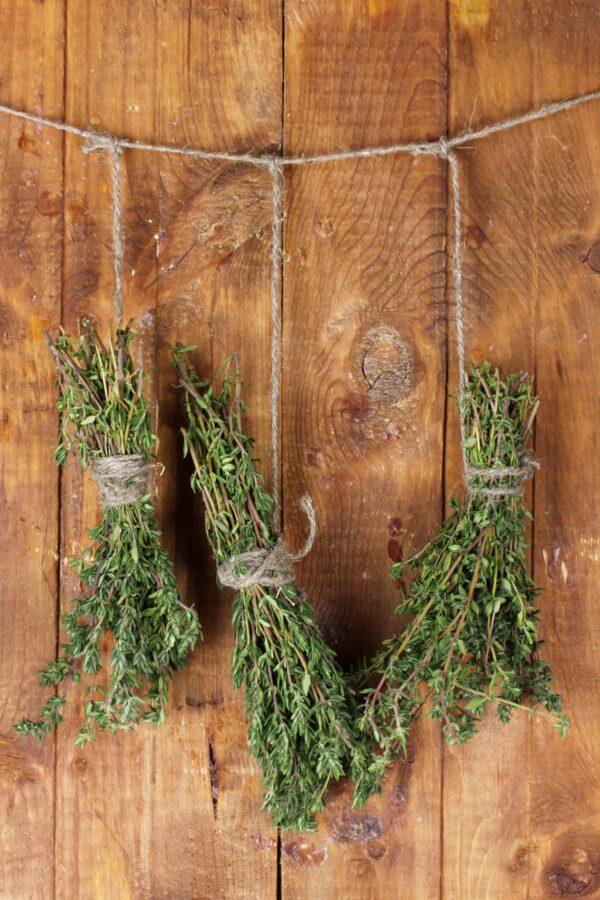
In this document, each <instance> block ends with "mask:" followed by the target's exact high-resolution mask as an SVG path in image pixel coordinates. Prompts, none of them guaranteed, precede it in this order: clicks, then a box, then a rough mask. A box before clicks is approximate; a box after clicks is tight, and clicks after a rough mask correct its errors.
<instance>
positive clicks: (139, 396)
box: [15, 327, 200, 746]
mask: <svg viewBox="0 0 600 900" xmlns="http://www.w3.org/2000/svg"><path fill="white" fill-rule="evenodd" d="M132 337H133V333H132V332H131V330H130V328H129V327H127V328H125V329H124V330H117V332H116V335H115V338H114V340H110V341H108V343H107V344H106V345H104V344H103V342H102V341H101V339H100V337H99V335H98V333H97V332H96V330H95V329H93V328H91V329H89V330H87V331H86V332H85V333H81V334H79V335H78V337H77V338H76V339H71V338H70V337H69V336H68V335H66V334H61V335H59V337H57V338H56V340H54V341H53V340H52V339H50V338H49V337H48V336H47V335H46V338H47V341H48V344H49V347H50V351H51V353H52V356H53V358H54V362H55V364H56V368H57V373H58V375H57V385H58V387H59V389H60V396H59V399H58V401H57V408H58V411H59V413H60V440H59V444H58V447H57V449H56V453H55V458H56V461H57V462H58V463H60V464H62V463H64V462H65V460H66V459H67V456H68V455H69V452H71V451H72V452H74V453H76V454H77V456H78V457H79V461H80V463H81V465H82V466H83V467H84V468H87V467H88V466H91V469H92V474H93V477H94V479H95V480H96V481H97V482H98V486H99V490H100V499H101V502H102V505H103V507H104V512H103V517H102V521H101V522H100V524H99V525H97V526H96V527H95V528H92V529H91V530H90V537H91V539H92V541H93V544H92V546H91V547H89V548H88V549H87V550H86V551H85V552H84V553H83V555H82V556H81V557H79V558H77V559H74V560H72V561H71V563H70V565H71V566H72V567H73V568H74V569H75V571H76V572H77V575H78V577H79V580H80V583H81V593H80V595H79V596H78V597H76V599H75V600H74V602H73V606H72V608H71V610H70V611H69V612H67V613H66V614H65V615H64V616H63V618H62V624H63V628H64V630H65V633H66V641H65V642H64V643H63V644H62V654H61V656H60V657H59V658H58V659H56V660H53V661H52V662H49V663H48V665H47V666H46V668H45V669H44V670H43V671H42V672H40V684H42V685H45V686H52V685H59V684H61V682H64V681H65V680H66V679H68V678H71V679H72V680H74V681H79V680H80V677H81V670H82V671H83V672H84V673H90V674H96V673H98V672H99V671H100V669H101V666H102V663H101V654H100V646H99V645H100V639H101V638H102V635H103V634H104V633H105V632H110V633H111V634H112V637H113V645H112V650H111V652H110V666H111V674H110V677H109V679H108V685H107V686H106V687H103V686H101V685H100V684H97V683H94V682H92V683H91V684H90V685H89V686H88V688H87V701H86V705H85V715H84V724H83V727H82V728H81V730H80V731H79V732H78V734H77V737H76V741H75V743H77V744H78V745H80V746H83V745H84V744H86V743H87V742H88V741H90V740H92V739H93V737H94V732H95V728H96V727H97V728H98V729H99V730H100V731H107V730H110V731H115V730H117V729H119V728H126V729H129V728H132V727H133V726H134V725H136V724H137V723H138V722H139V721H140V720H143V721H145V722H154V723H156V724H157V725H158V724H160V723H161V722H162V721H163V719H164V716H165V705H166V702H167V698H168V687H169V678H170V675H171V672H172V670H173V669H182V668H183V666H184V665H185V663H186V661H187V658H188V655H189V653H190V651H191V650H192V648H193V647H194V644H195V643H196V640H197V638H198V636H199V635H200V626H199V622H198V617H197V615H196V612H195V611H194V610H192V609H189V608H188V607H187V606H185V605H184V604H183V603H182V601H181V598H180V596H179V592H178V589H177V585H176V582H175V575H174V571H173V566H172V564H171V562H170V560H169V557H168V556H167V553H166V552H165V551H164V550H163V549H162V548H161V546H160V542H159V537H160V534H159V531H158V529H157V525H156V518H155V512H154V505H153V503H152V501H151V500H150V498H149V496H148V493H147V486H146V485H147V479H148V474H149V471H150V465H151V461H152V459H153V456H152V452H153V448H154V445H155V443H156V439H155V436H154V435H153V433H152V423H151V408H150V405H149V403H148V401H147V400H146V398H145V397H144V394H143V392H142V387H143V374H142V370H141V369H139V368H137V367H136V365H135V363H134V361H133V359H132V357H131V354H130V352H129V347H130V344H131V340H132ZM64 703H65V697H64V696H63V695H62V694H58V693H57V694H54V695H53V696H52V697H51V698H50V699H49V700H48V702H47V703H46V704H45V705H44V706H43V707H42V709H41V711H40V715H39V718H38V719H36V720H32V719H27V718H24V719H21V721H20V722H18V723H17V724H16V725H15V729H16V730H17V731H18V732H20V733H21V734H22V735H24V736H26V735H33V736H35V737H37V738H38V739H40V740H41V739H42V738H43V736H44V735H45V734H47V733H48V732H49V731H51V730H52V728H53V727H54V725H55V724H58V723H59V722H61V721H62V708H63V706H64Z"/></svg>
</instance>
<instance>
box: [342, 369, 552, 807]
mask: <svg viewBox="0 0 600 900" xmlns="http://www.w3.org/2000/svg"><path fill="white" fill-rule="evenodd" d="M537 405H538V401H537V398H536V397H534V396H533V394H532V390H531V385H530V382H529V379H528V377H527V375H526V374H524V373H518V374H514V375H509V376H508V377H507V378H506V379H505V380H502V379H501V377H500V374H499V372H498V370H497V369H492V368H491V367H490V366H489V364H487V363H486V364H483V365H482V366H481V367H480V368H474V369H473V370H472V373H471V375H470V377H469V379H468V384H467V386H466V388H465V396H464V413H465V441H464V453H465V461H466V465H467V474H468V479H469V485H470V491H469V497H468V499H467V500H466V501H465V502H464V503H462V504H461V503H459V502H458V501H457V500H456V499H453V500H452V502H451V506H452V513H451V515H450V517H449V518H448V519H447V520H446V522H445V523H444V525H443V527H442V529H441V532H440V534H439V536H438V537H436V538H435V539H434V540H433V541H432V542H431V543H429V544H427V546H426V547H424V548H423V549H422V550H421V551H420V552H419V553H417V554H416V555H415V556H413V557H412V558H411V559H409V560H407V561H406V562H405V563H404V562H399V563H396V564H395V565H394V566H393V570H392V577H393V578H401V577H402V576H404V575H405V574H406V573H410V574H411V576H412V578H413V579H414V580H413V581H412V584H411V587H410V590H409V592H408V594H407V595H406V596H405V597H404V599H403V602H402V603H401V604H400V606H399V607H398V613H401V614H404V613H412V614H413V615H414V619H413V620H412V621H411V623H410V624H409V625H408V626H407V627H406V628H405V630H404V631H403V632H402V633H401V634H400V635H398V636H396V637H394V638H392V639H391V640H389V641H387V642H386V644H385V646H384V648H383V649H382V651H381V652H380V653H379V654H378V655H377V656H376V657H375V658H374V659H373V660H372V662H371V663H370V665H369V666H368V668H367V669H366V670H365V671H364V672H363V673H362V680H363V683H367V684H370V685H371V687H370V688H369V689H367V690H366V691H365V699H364V703H363V705H362V708H361V712H360V722H359V727H360V728H361V729H362V730H363V732H364V733H365V735H368V736H370V737H371V738H372V739H373V740H374V741H376V743H377V744H378V745H379V747H380V751H381V753H380V755H377V756H374V757H373V758H372V759H371V760H370V762H369V763H368V765H367V766H366V767H363V769H362V771H360V772H357V784H356V792H355V801H356V803H357V804H358V805H360V804H362V803H363V802H364V800H365V799H366V798H367V797H368V796H369V794H370V793H371V792H372V791H373V790H376V789H377V787H378V785H379V782H380V780H381V777H382V776H383V773H384V771H385V769H386V767H387V765H388V764H389V763H390V762H391V761H392V760H394V759H395V758H397V757H398V755H399V754H400V753H402V752H405V750H406V741H407V734H408V731H409V728H410V726H411V724H412V723H413V721H414V720H415V719H416V717H417V716H418V715H419V713H420V712H421V710H422V708H423V705H424V704H425V702H426V701H428V702H429V704H430V707H429V715H430V716H431V718H433V719H441V721H442V728H443V732H444V736H445V739H446V741H447V742H448V743H450V744H462V743H464V742H465V741H467V740H468V739H469V738H470V737H472V735H473V734H474V733H475V732H476V731H477V726H478V724H479V721H480V719H481V718H482V716H483V714H484V712H485V710H486V707H487V705H488V703H493V704H495V705H496V709H497V714H498V717H499V719H500V720H501V721H502V722H508V721H509V720H510V718H511V715H512V712H513V710H514V709H515V708H519V707H521V706H522V701H523V700H524V699H525V698H527V699H528V700H529V703H530V706H527V707H526V708H527V709H528V710H529V711H530V712H533V711H534V710H535V709H536V708H540V707H541V708H543V709H545V710H546V711H547V713H548V714H550V716H551V718H552V719H553V721H554V722H555V724H556V726H557V727H558V729H559V731H560V733H561V734H564V733H565V731H566V728H567V725H568V720H567V718H566V717H565V716H564V715H563V714H562V712H561V698H560V696H559V695H558V694H556V693H555V692H554V691H553V689H552V677H551V673H550V668H549V666H548V664H547V663H546V662H544V661H543V660H541V659H540V658H539V655H538V649H539V645H540V642H539V640H538V636H537V618H538V610H537V609H536V606H535V595H536V588H535V585H534V582H533V581H532V579H531V578H530V576H529V575H528V571H527V540H526V520H527V519H528V518H530V514H529V513H528V511H527V509H526V507H525V504H524V500H523V496H522V490H521V482H522V480H523V477H526V475H527V474H528V470H529V473H530V472H531V468H532V463H531V460H530V457H529V456H528V454H527V451H526V449H525V448H526V441H527V438H528V436H529V434H530V431H531V426H532V422H533V418H534V416H535V413H536V411H537Z"/></svg>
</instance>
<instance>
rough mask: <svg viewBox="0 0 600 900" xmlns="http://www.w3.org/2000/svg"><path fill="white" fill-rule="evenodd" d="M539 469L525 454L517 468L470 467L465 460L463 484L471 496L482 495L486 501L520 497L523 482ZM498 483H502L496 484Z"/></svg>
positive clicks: (529, 456) (537, 464)
mask: <svg viewBox="0 0 600 900" xmlns="http://www.w3.org/2000/svg"><path fill="white" fill-rule="evenodd" d="M539 467H540V465H539V463H538V462H537V461H536V460H535V459H533V457H532V456H531V455H530V454H527V453H525V454H523V457H522V459H521V464H520V465H519V466H490V467H486V466H472V465H471V464H470V463H469V462H467V461H466V460H465V483H466V485H467V488H468V490H469V493H470V494H471V496H477V495H483V496H484V497H487V498H488V500H497V499H499V498H501V497H522V496H523V482H524V481H526V480H527V479H528V478H531V477H532V475H533V473H534V472H535V470H536V469H539ZM499 481H502V482H504V483H503V484H498V482H499Z"/></svg>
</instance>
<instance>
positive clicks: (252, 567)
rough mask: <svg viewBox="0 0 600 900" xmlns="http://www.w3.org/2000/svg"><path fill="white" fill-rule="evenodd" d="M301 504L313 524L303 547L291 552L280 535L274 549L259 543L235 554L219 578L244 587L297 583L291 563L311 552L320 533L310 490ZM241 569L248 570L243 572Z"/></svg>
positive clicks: (220, 567) (221, 580) (218, 570)
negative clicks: (309, 494) (260, 545)
mask: <svg viewBox="0 0 600 900" xmlns="http://www.w3.org/2000/svg"><path fill="white" fill-rule="evenodd" d="M298 506H299V507H300V509H302V510H303V511H304V512H305V513H306V516H307V518H308V524H309V533H308V537H307V539H306V542H305V544H304V546H303V547H302V549H301V550H299V551H298V553H290V551H289V550H288V549H287V547H286V545H285V541H284V540H283V538H282V537H280V538H278V540H277V543H276V544H275V546H274V547H273V548H271V549H261V548H258V547H257V548H256V550H248V551H247V552H246V553H239V554H238V555H237V556H232V557H231V559H229V560H227V562H225V563H222V564H221V565H220V566H219V567H218V569H217V575H218V578H219V581H220V582H221V584H222V585H223V586H224V587H230V588H235V590H237V591H240V590H243V589H244V588H249V587H252V586H253V585H256V584H259V585H260V586H261V587H275V588H280V587H284V586H285V585H286V584H292V583H293V581H294V573H293V570H292V566H291V563H292V562H296V561H297V560H299V559H302V558H303V557H304V556H306V555H307V554H308V553H310V551H311V549H312V545H313V543H314V540H315V536H316V533H317V520H316V517H315V510H314V507H313V504H312V500H311V499H310V497H309V496H308V494H305V495H304V497H302V499H301V500H300V502H299V503H298ZM240 569H244V571H243V572H240Z"/></svg>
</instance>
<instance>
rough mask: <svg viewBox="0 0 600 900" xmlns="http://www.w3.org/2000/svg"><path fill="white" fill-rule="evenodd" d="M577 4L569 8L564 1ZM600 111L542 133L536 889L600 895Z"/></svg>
mask: <svg viewBox="0 0 600 900" xmlns="http://www.w3.org/2000/svg"><path fill="white" fill-rule="evenodd" d="M565 6H567V4H565ZM592 48H593V52H594V54H595V57H596V59H595V61H594V62H593V64H592V65H591V66H590V68H589V69H588V70H587V78H586V79H583V80H589V82H591V81H592V80H593V78H594V76H595V78H596V83H600V64H599V62H598V50H599V49H600V44H599V41H598V36H597V34H595V33H594V32H593V31H590V30H589V29H583V28H582V30H581V31H580V32H579V34H577V35H576V36H574V40H573V45H572V52H573V53H574V54H575V55H576V58H577V59H579V58H581V59H582V60H585V59H593V54H592V52H591V51H592ZM598 134H600V106H599V105H598V104H597V103H596V104H594V106H590V107H588V108H586V109H581V110H578V111H575V112H572V113H568V114H565V115H564V116H561V118H560V120H557V121H554V122H546V123H544V124H543V127H541V128H540V132H539V137H538V141H537V142H538V148H539V149H538V160H539V163H538V165H539V169H538V173H536V174H537V177H536V186H537V192H538V202H537V208H536V210H535V213H534V216H535V218H534V228H535V231H536V233H537V235H538V241H539V244H538V247H539V250H538V258H539V265H538V277H539V291H538V296H537V323H538V328H537V344H536V354H537V379H538V389H539V391H540V394H541V396H542V399H543V402H544V405H543V407H541V409H540V412H541V413H542V415H541V416H540V419H539V422H538V426H537V432H536V450H537V453H538V455H539V458H540V461H541V463H542V470H541V472H540V474H539V477H538V478H537V484H536V491H535V512H536V523H535V536H536V546H535V570H536V573H537V578H538V581H539V582H540V585H541V587H542V589H543V593H542V595H541V597H540V606H541V608H542V635H543V637H544V639H545V641H546V643H545V648H544V652H545V655H546V656H547V657H548V659H549V660H550V662H551V664H552V667H553V670H554V673H555V676H556V682H557V687H558V689H559V690H560V692H561V693H562V694H563V697H564V700H565V707H566V711H567V713H568V715H569V716H570V718H571V722H572V724H571V728H570V732H569V735H568V736H567V738H566V739H565V740H564V741H559V740H557V738H556V737H555V736H554V735H549V734H548V728H547V726H546V724H545V723H544V722H543V721H539V722H536V723H535V725H534V728H533V743H532V787H531V852H532V861H531V870H530V879H529V884H530V888H529V890H530V894H529V895H530V897H533V898H537V897H549V896H556V895H559V896H561V895H562V896H565V895H566V896H572V895H574V894H577V895H579V894H584V893H585V895H586V896H587V895H590V896H593V895H594V894H597V893H598V890H599V889H600V843H599V835H600V772H599V771H598V765H597V759H598V747H599V746H600V709H599V706H598V698H597V685H598V683H599V680H600V606H599V601H600V592H599V590H598V583H599V577H600V554H599V552H598V545H599V540H598V509H599V504H600V490H599V488H598V480H597V478H596V475H595V472H594V468H593V465H590V461H591V460H593V459H594V458H595V457H596V454H597V447H598V436H597V422H598V414H599V405H600V404H599V400H598V384H599V383H600V360H599V358H598V353H597V347H598V341H599V340H600V316H599V314H598V303H599V301H600V264H599V262H598V250H599V249H600V244H599V243H598V235H599V234H600V196H599V194H598V189H597V185H598V179H599V177H600V150H599V148H598V141H597V136H598Z"/></svg>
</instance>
